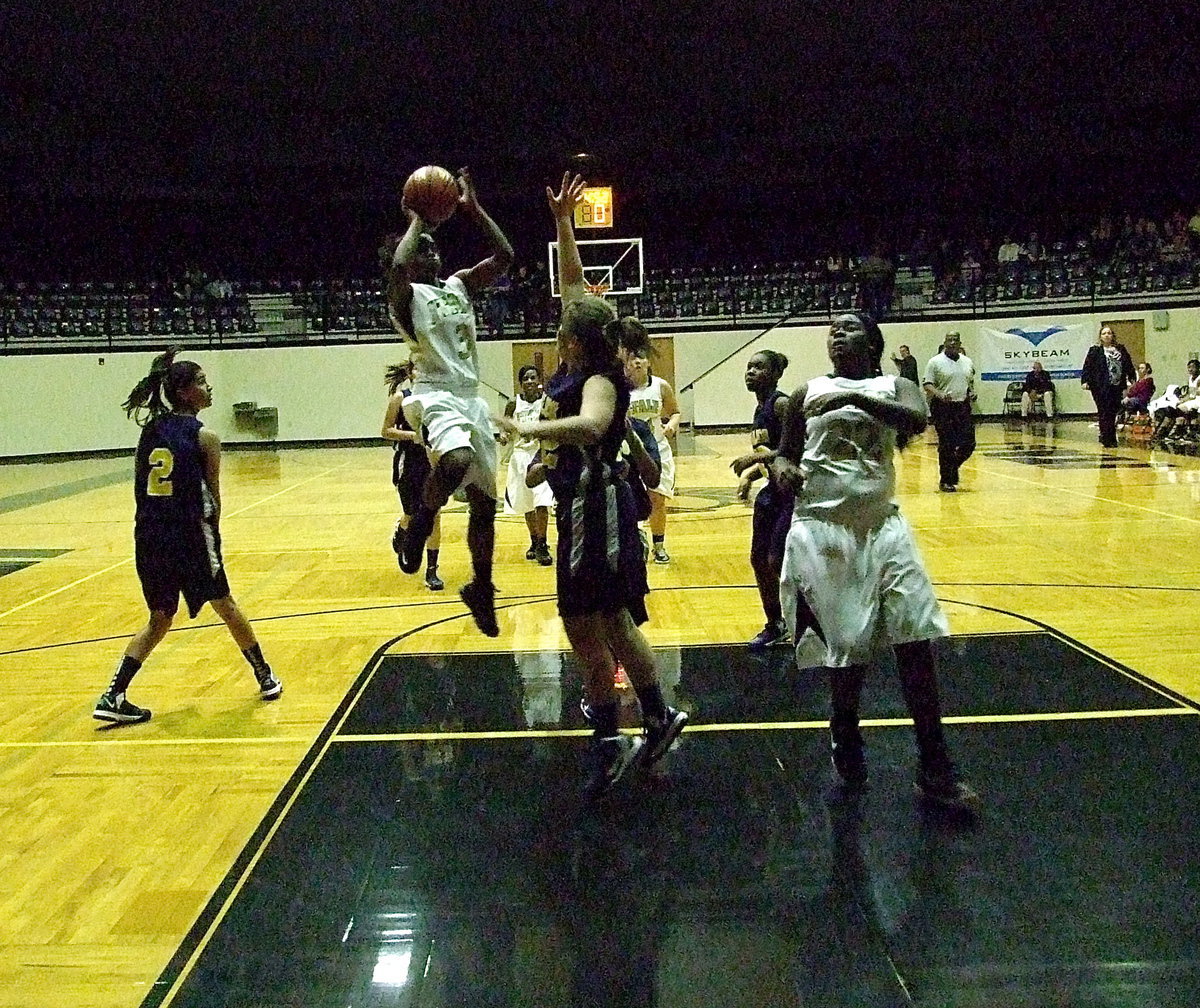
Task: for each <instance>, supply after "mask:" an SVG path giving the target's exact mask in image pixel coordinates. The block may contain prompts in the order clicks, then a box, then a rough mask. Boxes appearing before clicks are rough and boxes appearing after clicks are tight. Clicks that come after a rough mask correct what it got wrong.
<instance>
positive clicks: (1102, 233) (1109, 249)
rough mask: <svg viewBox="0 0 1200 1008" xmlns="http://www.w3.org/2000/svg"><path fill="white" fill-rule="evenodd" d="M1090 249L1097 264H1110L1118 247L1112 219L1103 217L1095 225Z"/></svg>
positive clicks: (1090, 237) (1090, 239)
mask: <svg viewBox="0 0 1200 1008" xmlns="http://www.w3.org/2000/svg"><path fill="white" fill-rule="evenodd" d="M1089 247H1090V250H1091V254H1092V258H1093V260H1094V261H1096V262H1108V260H1109V259H1111V258H1112V255H1113V251H1114V249H1115V247H1116V237H1115V235H1114V233H1113V220H1112V218H1111V217H1108V216H1104V217H1101V218H1100V219H1099V220H1098V221H1097V222H1096V223H1095V225H1093V227H1092V230H1091V235H1090V236H1089Z"/></svg>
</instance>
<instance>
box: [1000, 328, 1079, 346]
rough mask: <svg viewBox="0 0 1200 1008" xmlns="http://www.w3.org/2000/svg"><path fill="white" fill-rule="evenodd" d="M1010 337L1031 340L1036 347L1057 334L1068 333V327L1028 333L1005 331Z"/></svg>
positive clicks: (1012, 330) (1020, 330) (1018, 330)
mask: <svg viewBox="0 0 1200 1008" xmlns="http://www.w3.org/2000/svg"><path fill="white" fill-rule="evenodd" d="M1004 331H1005V332H1006V333H1008V334H1009V335H1010V336H1020V337H1021V339H1025V340H1029V342H1030V343H1032V344H1033V345H1034V346H1037V345H1038V344H1039V343H1042V342H1044V341H1046V340H1048V339H1049V338H1050V337H1051V336H1053V335H1054V334H1055V333H1060V332H1066V331H1067V327H1066V326H1051V327H1050V328H1049V329H1042V330H1037V331H1034V332H1026V331H1025V330H1024V329H1005V330H1004Z"/></svg>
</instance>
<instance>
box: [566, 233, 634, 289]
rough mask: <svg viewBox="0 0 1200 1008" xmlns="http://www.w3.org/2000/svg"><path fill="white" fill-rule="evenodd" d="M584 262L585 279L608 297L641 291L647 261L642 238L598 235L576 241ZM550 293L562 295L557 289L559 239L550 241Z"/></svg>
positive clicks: (591, 286)
mask: <svg viewBox="0 0 1200 1008" xmlns="http://www.w3.org/2000/svg"><path fill="white" fill-rule="evenodd" d="M575 244H576V245H577V246H578V247H579V258H580V259H581V260H582V262H583V278H584V280H585V281H586V282H587V284H588V286H589V288H591V289H593V290H595V291H596V293H599V294H604V295H605V296H609V295H616V294H641V293H642V288H643V286H644V283H643V277H644V275H645V262H644V259H643V254H642V239H641V238H599V239H596V240H594V241H586V240H576V242H575ZM548 256H549V264H550V293H551V294H552V295H553V296H554V297H562V291H560V290H559V289H558V242H550V243H549V251H548Z"/></svg>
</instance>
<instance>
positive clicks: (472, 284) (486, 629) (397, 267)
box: [388, 169, 513, 637]
mask: <svg viewBox="0 0 1200 1008" xmlns="http://www.w3.org/2000/svg"><path fill="white" fill-rule="evenodd" d="M459 184H460V186H461V187H462V191H463V194H462V199H461V201H460V208H461V209H462V211H463V212H464V213H466V214H467V215H468V216H469V217H470V218H471V219H472V220H474V221H475V222H476V223H477V224H478V225H479V227H480V229H481V230H482V231H483V233H484V234H485V235H486V236H487V239H488V242H489V243H490V245H491V248H492V254H491V255H490V256H489V257H488V258H487V259H484V260H483V261H482V262H480V263H478V264H477V265H475V266H473V267H472V268H471V269H466V270H460V271H459V272H457V273H455V274H454V275H453V276H451V277H450V278H448V279H446V280H440V279H439V278H438V271H439V269H440V268H441V258H440V256H439V255H438V250H437V244H436V243H435V242H434V240H433V236H432V235H431V234H430V231H431V230H432V226H431V225H430V224H429V223H428V222H427V221H424V220H422V219H421V218H420V217H419V216H418V215H417V214H416V213H415V212H414V211H413V210H412V209H410V208H408V207H405V213H407V214H408V218H409V222H408V230H407V231H406V232H405V233H404V237H403V238H401V239H400V244H399V245H398V246H397V248H396V254H395V257H394V259H393V268H392V270H391V272H390V275H389V277H388V307H389V310H390V314H391V318H392V324H393V325H394V326H395V327H396V329H397V331H399V333H400V334H401V335H402V336H403V337H404V339H405V341H406V342H407V343H408V344H409V346H410V348H411V350H412V360H413V365H414V369H415V381H414V384H413V391H412V395H411V396H409V397H408V400H407V401H406V402H405V404H404V410H405V414H406V416H407V418H408V421H409V424H410V425H411V426H412V428H413V430H419V431H421V432H422V436H423V438H424V439H425V442H426V444H427V446H428V447H429V451H430V455H431V458H432V462H433V466H432V469H431V470H430V473H429V478H428V479H427V480H426V481H425V488H424V491H423V493H422V498H421V501H420V503H419V505H418V507H417V510H416V511H415V512H414V513H413V515H412V518H411V520H410V521H409V525H408V529H407V530H406V532H405V535H404V543H403V544H402V549H401V551H400V569H401V570H403V571H404V572H405V573H406V574H415V573H416V572H417V570H418V569H420V566H421V552H422V550H423V549H424V547H425V540H426V539H427V538H428V537H429V533H430V532H431V530H432V529H433V522H434V518H435V517H436V515H437V513H438V511H440V510H441V508H442V507H443V506H444V505H445V504H446V501H448V500H449V499H450V495H451V494H452V493H454V491H455V490H457V489H459V488H460V487H462V489H463V491H464V493H465V494H466V498H467V506H468V508H469V515H468V519H467V548H468V549H469V550H470V553H471V567H472V570H473V573H474V578H473V580H472V581H471V583H470V584H468V585H465V586H464V587H463V588H462V589H461V591H460V592H459V594H460V595H461V596H462V599H463V601H464V602H465V603H466V604H467V607H468V608H469V609H470V610H471V615H472V616H473V617H474V618H475V623H476V625H477V626H478V627H479V629H480V631H481V632H482V633H484V634H486V635H487V636H489V637H496V636H499V634H500V627H499V626H498V625H497V623H496V608H495V598H496V588H495V585H493V584H492V553H493V550H494V548H495V541H496V470H497V468H498V465H499V461H498V458H497V453H496V440H495V438H494V437H493V436H492V431H491V422H490V419H489V410H488V406H487V403H486V402H485V401H484V400H483V398H482V397H480V395H479V361H478V355H477V351H476V348H475V310H474V308H473V307H472V298H473V297H474V296H475V295H476V294H478V293H479V292H480V291H482V290H484V289H485V288H486V287H488V286H489V285H490V284H492V282H493V281H495V279H496V278H497V277H499V276H500V275H501V274H503V273H504V272H506V271H507V270H508V267H509V266H510V265H511V264H512V259H513V253H512V246H511V245H509V243H508V239H507V238H505V237H504V233H503V232H502V231H501V230H500V228H499V227H497V226H496V224H495V222H494V221H493V220H492V219H491V218H490V217H489V216H488V215H487V214H486V213H485V212H484V210H483V208H482V207H481V206H480V205H479V201H478V199H476V196H475V187H474V185H473V183H472V181H471V176H470V174H469V173H468V172H467V171H466V170H465V169H464V170H463V172H462V173H461V174H460V177H459Z"/></svg>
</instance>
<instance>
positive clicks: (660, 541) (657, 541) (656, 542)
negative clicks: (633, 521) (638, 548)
mask: <svg viewBox="0 0 1200 1008" xmlns="http://www.w3.org/2000/svg"><path fill="white" fill-rule="evenodd" d="M651 538H652V539H653V540H654V545H655V546H661V545H662V544H663V543H665V542H666V541H667V537H666V534H665V533H664V534H663V535H656V536H651Z"/></svg>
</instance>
